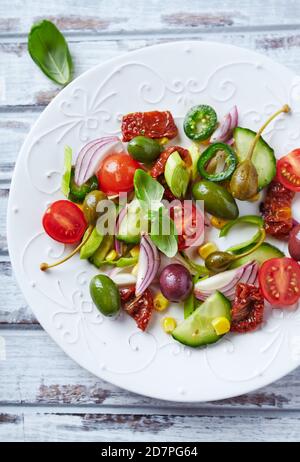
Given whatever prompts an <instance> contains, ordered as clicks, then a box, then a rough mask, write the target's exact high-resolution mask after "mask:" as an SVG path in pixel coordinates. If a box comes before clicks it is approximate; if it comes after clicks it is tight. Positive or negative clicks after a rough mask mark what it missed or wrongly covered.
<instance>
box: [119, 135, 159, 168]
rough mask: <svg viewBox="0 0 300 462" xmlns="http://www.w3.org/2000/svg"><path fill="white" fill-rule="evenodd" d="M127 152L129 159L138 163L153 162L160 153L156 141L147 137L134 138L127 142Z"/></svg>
mask: <svg viewBox="0 0 300 462" xmlns="http://www.w3.org/2000/svg"><path fill="white" fill-rule="evenodd" d="M127 150H128V152H129V154H130V155H131V157H133V158H134V159H135V160H138V161H139V162H143V163H146V164H147V163H149V162H153V161H154V160H155V159H157V158H158V156H159V155H160V153H161V147H160V144H159V143H158V141H156V140H153V139H152V138H147V136H136V137H135V138H132V140H131V141H129V143H128V146H127Z"/></svg>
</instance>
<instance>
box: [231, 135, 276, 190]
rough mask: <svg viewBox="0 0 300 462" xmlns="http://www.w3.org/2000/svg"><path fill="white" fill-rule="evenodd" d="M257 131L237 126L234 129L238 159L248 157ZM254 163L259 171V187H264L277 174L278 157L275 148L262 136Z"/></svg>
mask: <svg viewBox="0 0 300 462" xmlns="http://www.w3.org/2000/svg"><path fill="white" fill-rule="evenodd" d="M255 135H256V133H255V132H254V131H253V130H250V129H249V128H242V127H237V128H235V130H234V131H233V138H234V144H235V148H236V154H237V157H238V160H239V161H240V162H241V161H242V160H244V159H245V158H246V157H247V154H248V152H249V149H250V146H251V143H252V141H253V139H254V138H255ZM252 161H253V164H254V165H255V168H256V170H257V173H258V187H259V189H263V188H264V187H265V186H267V185H268V184H269V183H271V181H272V180H273V178H274V176H275V174H276V159H275V156H274V150H273V149H272V148H271V147H270V146H269V145H268V143H266V142H265V140H264V139H263V138H262V137H260V139H259V140H258V142H257V144H256V147H255V149H254V152H253V156H252Z"/></svg>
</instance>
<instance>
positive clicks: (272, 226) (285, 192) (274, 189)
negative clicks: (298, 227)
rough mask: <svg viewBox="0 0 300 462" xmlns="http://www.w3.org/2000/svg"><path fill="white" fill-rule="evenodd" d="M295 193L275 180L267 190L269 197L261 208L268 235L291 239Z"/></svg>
mask: <svg viewBox="0 0 300 462" xmlns="http://www.w3.org/2000/svg"><path fill="white" fill-rule="evenodd" d="M294 195H295V193H294V192H293V191H290V190H289V189H287V188H285V187H284V186H283V185H282V184H281V183H280V182H279V181H277V180H274V181H272V183H271V184H270V186H269V187H268V189H267V195H266V198H265V200H264V202H263V203H262V204H261V206H260V210H261V214H262V216H263V218H264V222H265V229H266V232H267V233H268V234H270V235H271V236H273V237H277V238H278V239H286V238H288V237H289V234H290V231H291V230H292V228H293V217H292V200H293V197H294Z"/></svg>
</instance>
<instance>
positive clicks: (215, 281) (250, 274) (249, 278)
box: [194, 261, 258, 301]
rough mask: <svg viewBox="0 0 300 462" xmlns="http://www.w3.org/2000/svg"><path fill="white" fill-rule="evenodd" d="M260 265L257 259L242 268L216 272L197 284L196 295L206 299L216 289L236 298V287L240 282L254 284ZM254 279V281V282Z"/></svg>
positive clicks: (200, 298) (232, 298)
mask: <svg viewBox="0 0 300 462" xmlns="http://www.w3.org/2000/svg"><path fill="white" fill-rule="evenodd" d="M257 272H258V265H257V263H256V262H255V261H252V262H250V263H246V264H245V265H244V266H241V267H240V268H236V269H233V270H229V271H225V272H224V273H219V274H216V275H215V276H211V277H210V278H207V279H204V280H203V281H199V282H197V283H196V284H195V288H194V292H195V296H196V297H197V298H198V299H199V300H205V299H206V298H208V297H209V296H210V295H211V294H212V293H214V292H215V291H216V290H218V291H220V292H222V294H223V295H225V297H227V298H228V299H229V300H231V301H232V300H234V297H235V288H236V285H237V284H238V283H239V282H244V283H245V284H253V283H254V282H255V281H256V277H257ZM253 281H254V282H253Z"/></svg>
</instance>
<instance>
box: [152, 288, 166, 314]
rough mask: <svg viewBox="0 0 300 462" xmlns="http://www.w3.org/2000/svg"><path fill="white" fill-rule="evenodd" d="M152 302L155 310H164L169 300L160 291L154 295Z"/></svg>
mask: <svg viewBox="0 0 300 462" xmlns="http://www.w3.org/2000/svg"><path fill="white" fill-rule="evenodd" d="M153 302H154V309H155V310H156V311H164V310H165V309H166V308H168V306H169V300H168V299H167V298H166V297H164V296H163V294H162V293H161V292H159V293H158V294H157V295H155V297H154V300H153Z"/></svg>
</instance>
